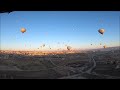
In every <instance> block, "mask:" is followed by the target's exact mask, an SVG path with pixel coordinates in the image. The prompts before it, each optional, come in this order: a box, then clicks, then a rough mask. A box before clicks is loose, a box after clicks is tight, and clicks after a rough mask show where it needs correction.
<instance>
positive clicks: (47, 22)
mask: <svg viewBox="0 0 120 90" xmlns="http://www.w3.org/2000/svg"><path fill="white" fill-rule="evenodd" d="M0 17H1V23H0V25H1V27H0V35H1V36H0V37H1V38H0V79H120V40H119V37H120V35H119V33H120V26H119V25H120V21H119V20H120V12H115V11H113V12H112V11H110V12H103V11H45V12H43V11H13V12H11V13H9V14H7V13H0Z"/></svg>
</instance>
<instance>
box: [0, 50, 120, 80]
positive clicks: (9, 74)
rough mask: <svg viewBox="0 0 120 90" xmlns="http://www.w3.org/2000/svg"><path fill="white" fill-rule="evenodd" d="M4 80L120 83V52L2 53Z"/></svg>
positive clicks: (0, 74)
mask: <svg viewBox="0 0 120 90" xmlns="http://www.w3.org/2000/svg"><path fill="white" fill-rule="evenodd" d="M0 79H120V49H114V50H113V49H112V50H96V51H84V52H74V53H73V52H72V53H68V52H62V53H56V52H49V53H48V52H38V51H3V50H1V51H0Z"/></svg>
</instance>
